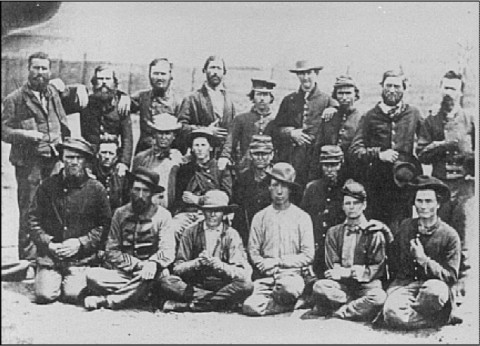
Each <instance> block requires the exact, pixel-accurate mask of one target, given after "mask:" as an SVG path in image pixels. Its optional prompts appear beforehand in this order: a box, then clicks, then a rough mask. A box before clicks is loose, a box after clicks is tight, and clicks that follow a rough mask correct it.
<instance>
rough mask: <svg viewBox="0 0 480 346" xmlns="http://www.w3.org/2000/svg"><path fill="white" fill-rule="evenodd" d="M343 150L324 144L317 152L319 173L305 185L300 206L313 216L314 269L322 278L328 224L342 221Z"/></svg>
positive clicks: (324, 266)
mask: <svg viewBox="0 0 480 346" xmlns="http://www.w3.org/2000/svg"><path fill="white" fill-rule="evenodd" d="M343 157H344V153H343V151H342V149H341V148H340V147H339V146H338V145H324V146H323V147H322V149H321V152H320V160H319V161H320V165H321V168H322V174H321V177H320V178H319V179H316V180H314V181H311V182H310V183H308V184H307V187H306V189H305V193H304V195H303V199H302V203H301V204H300V207H301V208H302V209H303V210H305V211H306V212H307V213H308V215H310V217H311V218H312V222H313V235H314V239H315V260H314V261H313V270H314V272H315V275H316V276H317V277H318V278H323V277H324V276H323V274H324V273H325V271H326V270H327V267H326V264H325V237H326V235H327V231H328V229H329V228H330V227H333V226H335V225H338V224H339V223H341V222H342V221H343V220H345V213H344V211H343V199H344V197H343V192H342V187H343V184H344V182H345V178H344V176H343V175H342V165H343Z"/></svg>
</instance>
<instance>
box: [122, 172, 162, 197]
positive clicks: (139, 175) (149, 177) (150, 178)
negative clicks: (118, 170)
mask: <svg viewBox="0 0 480 346" xmlns="http://www.w3.org/2000/svg"><path fill="white" fill-rule="evenodd" d="M127 177H128V179H129V181H130V183H131V184H133V182H134V181H139V182H142V183H144V184H145V185H147V186H148V187H149V188H150V189H151V190H152V192H153V193H160V192H163V191H165V188H164V187H163V186H160V185H158V182H159V181H160V176H159V175H158V173H156V172H154V171H151V170H149V169H148V168H146V167H142V166H140V167H138V168H136V169H135V170H134V171H133V172H129V171H127Z"/></svg>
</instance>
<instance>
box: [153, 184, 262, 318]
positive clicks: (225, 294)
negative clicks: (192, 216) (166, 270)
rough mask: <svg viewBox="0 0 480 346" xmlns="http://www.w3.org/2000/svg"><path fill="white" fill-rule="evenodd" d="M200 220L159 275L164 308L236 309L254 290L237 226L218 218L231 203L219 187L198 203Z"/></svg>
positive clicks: (199, 310) (179, 309) (184, 236)
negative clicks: (169, 273) (166, 273)
mask: <svg viewBox="0 0 480 346" xmlns="http://www.w3.org/2000/svg"><path fill="white" fill-rule="evenodd" d="M199 207H200V208H201V210H202V212H203V214H204V216H205V221H202V222H200V223H198V224H196V225H193V226H191V227H189V228H188V229H186V230H185V232H184V234H183V236H182V238H181V239H180V245H179V248H178V251H177V258H176V260H175V264H174V267H173V272H174V273H175V274H176V275H178V276H169V277H166V278H164V279H163V280H162V287H163V290H164V292H165V293H166V295H167V297H171V298H172V299H174V301H172V300H167V301H166V302H165V305H164V306H163V311H164V312H168V311H193V312H202V311H218V310H230V309H234V308H236V305H237V304H239V303H242V302H243V301H244V300H245V298H247V297H248V296H249V295H250V294H251V293H252V290H253V285H252V281H251V274H252V268H251V267H250V265H249V264H248V260H247V255H246V253H245V250H244V247H243V245H242V240H241V239H240V236H239V235H238V233H237V231H236V230H235V229H233V228H231V227H229V226H228V224H226V223H225V222H223V218H224V213H230V212H232V211H233V210H234V209H235V207H236V206H235V205H229V204H228V196H227V194H226V193H225V192H223V191H220V190H210V191H208V192H207V193H206V195H205V199H204V203H203V204H202V205H201V206H199Z"/></svg>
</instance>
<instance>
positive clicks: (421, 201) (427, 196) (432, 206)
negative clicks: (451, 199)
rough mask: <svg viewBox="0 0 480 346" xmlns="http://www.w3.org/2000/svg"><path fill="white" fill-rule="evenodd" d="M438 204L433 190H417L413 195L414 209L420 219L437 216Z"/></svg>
mask: <svg viewBox="0 0 480 346" xmlns="http://www.w3.org/2000/svg"><path fill="white" fill-rule="evenodd" d="M438 208H440V204H439V203H438V201H437V195H436V194H435V191H434V190H418V191H417V193H416V194H415V209H416V210H417V214H418V217H419V218H421V219H430V218H432V217H434V216H435V215H437V210H438Z"/></svg>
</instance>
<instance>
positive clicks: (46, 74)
mask: <svg viewBox="0 0 480 346" xmlns="http://www.w3.org/2000/svg"><path fill="white" fill-rule="evenodd" d="M50 76H51V72H50V62H49V61H48V59H39V58H33V59H32V61H31V63H30V66H29V67H28V81H29V83H30V86H31V87H32V89H33V90H36V91H43V90H45V88H46V87H47V85H48V82H49V81H50Z"/></svg>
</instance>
